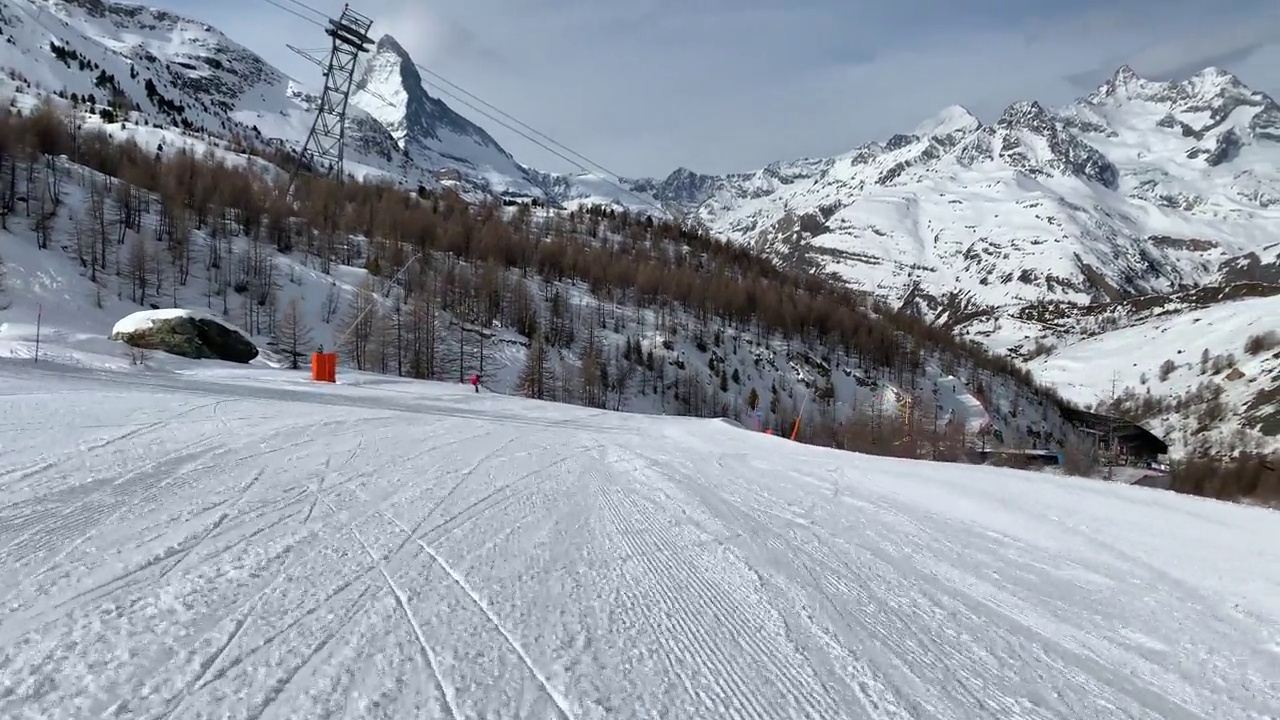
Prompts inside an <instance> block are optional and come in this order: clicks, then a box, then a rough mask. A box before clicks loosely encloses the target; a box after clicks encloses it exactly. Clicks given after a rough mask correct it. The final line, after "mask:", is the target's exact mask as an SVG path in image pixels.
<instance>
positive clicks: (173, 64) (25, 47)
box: [0, 0, 545, 197]
mask: <svg viewBox="0 0 1280 720" xmlns="http://www.w3.org/2000/svg"><path fill="white" fill-rule="evenodd" d="M0 31H3V32H4V35H5V42H4V44H3V45H0V68H4V69H6V70H7V71H8V73H9V75H10V76H11V77H12V78H13V79H17V80H19V82H18V83H17V84H16V85H14V86H12V87H11V88H10V91H17V92H24V93H30V94H36V95H39V94H42V93H43V94H52V93H61V94H63V95H64V96H68V97H69V96H71V94H72V93H74V94H75V97H76V98H78V99H82V101H83V102H85V103H86V104H96V105H101V106H111V105H115V106H116V107H117V109H118V108H120V107H126V106H127V107H132V108H133V109H134V110H135V111H136V113H137V114H136V116H135V117H136V118H137V120H138V121H139V122H146V123H148V124H154V125H157V126H160V127H173V128H176V129H180V130H184V131H186V132H188V133H196V132H199V133H211V134H214V135H217V136H220V137H222V138H229V137H232V136H236V137H239V138H241V139H242V140H243V141H244V142H247V143H265V142H268V141H276V142H284V143H287V144H290V145H295V146H296V145H298V144H300V143H301V142H302V141H303V139H305V137H306V134H307V131H308V130H309V129H310V127H311V123H312V120H313V118H314V112H315V107H316V103H317V102H318V93H319V82H320V81H319V80H318V79H317V80H316V81H315V86H313V87H307V86H304V85H302V84H300V83H298V82H297V81H295V80H293V79H291V78H288V77H286V76H285V75H284V74H283V73H281V72H280V71H279V70H277V69H275V68H274V67H272V66H271V65H270V64H268V63H267V62H266V61H265V60H263V59H262V58H261V57H260V56H258V55H257V54H256V53H254V52H252V51H251V50H249V49H247V48H244V47H243V46H241V45H238V44H237V43H235V42H233V41H231V40H230V39H228V38H227V37H226V36H224V35H223V34H222V33H220V32H219V31H218V30H217V29H215V28H213V27H211V26H209V25H207V24H205V23H199V22H196V21H192V20H189V19H186V18H183V17H181V16H179V15H176V14H174V13H170V12H167V11H163V10H157V9H152V8H147V7H143V6H139V5H130V4H124V3H114V2H100V1H99V0H7V1H6V4H5V5H4V6H3V7H0ZM375 94H376V95H377V97H374V95H375ZM116 114H119V113H116ZM110 119H114V118H110ZM347 130H348V136H349V138H350V140H349V142H348V144H347V153H348V159H349V161H350V162H349V166H348V169H349V171H351V172H353V173H354V174H356V175H357V176H367V175H378V176H385V177H389V178H391V179H394V180H396V181H398V182H400V183H403V184H406V185H408V186H409V187H416V186H417V185H418V184H425V185H427V186H428V187H438V186H439V185H440V181H441V180H442V179H446V178H448V177H450V175H449V173H450V172H453V173H457V174H458V175H459V176H460V177H459V180H460V182H459V183H457V185H458V187H459V188H460V189H462V190H464V191H468V192H473V193H475V192H479V193H481V194H503V195H510V194H515V195H525V196H535V197H542V196H543V195H544V194H545V193H543V191H542V190H541V189H540V187H539V186H538V185H537V184H536V183H537V180H538V178H539V175H538V174H537V173H535V172H534V171H531V170H528V169H527V168H524V167H523V166H521V165H519V164H518V163H516V162H515V161H514V160H513V159H512V158H511V157H510V155H509V154H507V153H506V151H505V150H503V149H502V148H501V147H500V146H499V145H498V144H497V143H496V142H495V141H494V140H493V139H492V138H491V137H490V136H488V134H487V133H485V131H484V130H482V129H480V128H479V127H477V126H475V125H473V124H472V123H470V122H469V121H467V120H466V119H464V118H462V117H461V116H460V115H458V114H457V113H454V112H453V111H452V110H451V109H449V108H448V106H446V105H445V104H444V103H443V102H441V101H440V100H438V99H435V98H432V97H431V96H430V95H428V94H427V92H426V90H425V89H424V88H423V86H422V82H421V78H420V77H419V76H418V74H417V71H416V69H414V68H413V66H412V63H411V61H410V59H409V58H408V56H407V55H406V54H405V53H404V51H403V49H401V48H400V47H399V45H398V44H397V43H396V41H395V40H394V38H391V37H390V36H384V37H383V38H382V39H381V40H380V41H379V43H378V45H377V47H376V49H375V52H374V53H373V54H372V55H370V56H369V57H368V58H367V62H366V64H365V65H364V73H363V75H362V76H361V78H360V80H359V90H358V92H357V93H356V94H355V95H354V96H353V103H352V109H351V110H350V111H349V119H348V128H347ZM442 172H444V175H442V174H441V173H442Z"/></svg>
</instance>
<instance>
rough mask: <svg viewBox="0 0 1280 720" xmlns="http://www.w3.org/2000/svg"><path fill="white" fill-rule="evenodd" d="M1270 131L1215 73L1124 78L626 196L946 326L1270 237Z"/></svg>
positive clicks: (1137, 280) (1273, 201)
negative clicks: (800, 256)
mask: <svg viewBox="0 0 1280 720" xmlns="http://www.w3.org/2000/svg"><path fill="white" fill-rule="evenodd" d="M1277 128H1280V107H1277V105H1276V103H1275V102H1274V101H1273V100H1272V99H1271V98H1269V97H1268V96H1266V95H1264V94H1262V93H1259V92H1255V91H1252V90H1250V89H1248V88H1247V87H1245V86H1244V85H1243V84H1242V83H1240V81H1239V80H1238V79H1236V78H1235V77H1233V76H1231V75H1230V74H1228V73H1226V72H1224V71H1222V70H1219V69H1216V68H1209V69H1206V70H1204V71H1202V72H1200V73H1198V74H1196V75H1194V76H1193V77H1191V78H1189V79H1187V80H1185V81H1183V82H1178V83H1156V82H1150V81H1145V80H1142V79H1140V78H1138V77H1137V76H1136V75H1135V74H1134V73H1133V72H1132V70H1130V69H1129V68H1127V67H1124V68H1121V69H1120V70H1119V71H1118V72H1117V73H1116V75H1115V77H1113V78H1112V79H1111V80H1110V81H1108V82H1107V83H1105V84H1103V85H1102V86H1101V87H1099V88H1098V90H1097V91H1096V92H1094V93H1093V94H1091V95H1089V96H1088V97H1085V98H1081V99H1080V100H1079V101H1077V102H1075V103H1073V104H1071V105H1069V106H1067V107H1064V108H1060V109H1056V110H1051V109H1047V108H1044V107H1043V106H1041V105H1040V104H1038V103H1036V102H1018V103H1014V104H1013V105H1010V106H1009V107H1008V108H1007V109H1006V110H1005V112H1004V113H1003V114H1002V115H1001V117H1000V118H998V119H997V121H996V122H994V123H992V124H989V125H985V124H982V123H981V122H979V121H978V120H977V119H976V118H974V117H973V116H972V115H971V114H969V113H968V112H967V111H965V110H964V109H963V108H960V107H954V106H953V107H950V108H947V109H946V110H944V111H943V112H942V113H940V114H939V115H938V116H937V117H936V118H934V119H931V120H927V121H925V122H924V123H922V124H921V125H920V126H919V127H918V128H916V130H915V131H914V132H913V133H911V134H900V135H895V136H894V137H892V138H890V139H889V140H887V141H885V142H877V143H871V144H868V145H865V146H862V147H859V148H856V149H854V150H853V151H851V152H849V153H847V154H845V155H841V156H838V157H833V158H820V159H805V160H797V161H794V162H782V163H775V164H773V165H770V166H768V167H766V168H764V169H762V170H760V171H757V172H754V173H742V174H736V175H727V176H707V175H699V174H697V173H694V172H691V171H689V170H686V169H680V170H677V171H676V172H675V173H673V174H672V175H671V176H670V177H668V178H666V179H665V180H662V181H657V180H642V181H636V183H635V185H634V186H635V187H637V188H638V189H641V190H644V191H646V192H651V193H652V194H653V195H654V196H655V197H656V198H658V199H659V200H662V201H664V202H670V203H675V204H678V205H679V206H680V207H682V208H683V209H684V210H685V211H687V212H689V213H691V214H692V216H694V217H696V218H697V219H698V220H699V221H701V222H702V223H704V224H705V225H706V226H707V227H709V228H710V229H711V230H713V231H714V232H717V233H720V234H723V235H726V236H729V237H734V238H739V239H741V240H742V241H744V242H750V243H754V244H756V245H757V246H758V247H760V248H761V249H762V250H764V251H766V252H772V253H775V254H779V255H786V254H793V253H795V252H796V249H797V247H799V248H800V249H802V250H803V251H804V252H806V253H808V254H809V255H811V256H813V257H816V258H819V259H821V260H823V261H824V264H825V265H826V266H827V267H829V268H830V269H833V270H835V271H837V272H839V273H840V274H842V275H843V276H844V277H846V278H847V279H848V280H849V281H850V282H851V283H853V284H854V285H856V286H860V287H864V288H866V289H867V290H870V291H873V292H876V293H878V294H881V295H884V296H886V297H889V298H891V299H894V300H897V301H903V300H905V299H908V298H910V299H912V300H913V301H917V302H919V303H920V304H921V305H923V306H924V307H925V308H927V309H928V310H929V311H930V312H931V313H942V314H943V316H944V317H947V318H948V319H954V318H955V317H957V316H964V315H965V314H966V313H967V314H973V313H977V312H993V311H995V312H999V311H1000V310H1002V309H1004V308H1007V307H1009V306H1011V305H1013V306H1016V305H1018V304H1021V303H1027V302H1035V301H1040V300H1045V299H1057V300H1069V301H1075V302H1088V301H1091V300H1097V299H1106V298H1115V297H1124V296H1131V295H1136V294H1143V293H1150V292H1172V291H1176V290H1179V289H1185V288H1188V287H1194V286H1197V285H1200V284H1203V283H1205V282H1208V281H1209V280H1211V279H1212V278H1213V277H1214V276H1215V274H1216V273H1217V272H1218V271H1219V268H1220V266H1221V264H1222V263H1223V262H1226V261H1229V260H1231V259H1232V258H1236V257H1238V256H1240V255H1242V254H1245V253H1248V252H1251V251H1256V250H1258V249H1259V247H1260V246H1262V245H1264V244H1266V243H1270V242H1274V239H1273V238H1272V237H1271V233H1272V229H1273V228H1274V227H1276V224H1277V222H1280V173H1277V172H1276V170H1275V168H1276V166H1277V161H1280V132H1278V131H1277Z"/></svg>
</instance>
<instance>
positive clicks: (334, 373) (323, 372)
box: [311, 352, 338, 383]
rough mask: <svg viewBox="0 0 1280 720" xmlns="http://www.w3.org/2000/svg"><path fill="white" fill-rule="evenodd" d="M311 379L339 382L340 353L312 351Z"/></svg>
mask: <svg viewBox="0 0 1280 720" xmlns="http://www.w3.org/2000/svg"><path fill="white" fill-rule="evenodd" d="M311 379H312V380H315V381H316V382H331V383H336V382H338V353H322V352H318V353H311Z"/></svg>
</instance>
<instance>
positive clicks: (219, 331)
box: [111, 308, 258, 363]
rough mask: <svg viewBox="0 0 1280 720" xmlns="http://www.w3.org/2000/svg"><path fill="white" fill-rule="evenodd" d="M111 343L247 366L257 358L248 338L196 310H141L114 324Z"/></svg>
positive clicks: (242, 333) (256, 348)
mask: <svg viewBox="0 0 1280 720" xmlns="http://www.w3.org/2000/svg"><path fill="white" fill-rule="evenodd" d="M111 339H112V340H119V341H121V342H123V343H125V344H126V345H129V346H131V347H136V348H142V349H145V350H159V351H161V352H167V353H170V354H172V355H179V356H181V357H186V358H192V359H195V360H227V361H230V362H237V363H247V362H249V361H251V360H253V359H254V358H256V357H258V347H257V346H256V345H254V344H253V341H252V340H251V339H249V336H248V335H246V334H245V333H244V332H242V331H241V330H240V329H239V328H237V327H235V326H234V325H230V324H228V323H227V322H226V321H224V320H222V319H221V318H218V317H215V316H213V315H210V314H208V313H203V312H199V311H196V310H183V309H180V308H175V309H172V310H144V311H142V312H136V313H134V314H132V315H129V316H128V317H126V318H124V319H123V320H121V321H120V322H118V323H116V326H115V327H114V328H112V329H111Z"/></svg>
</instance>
